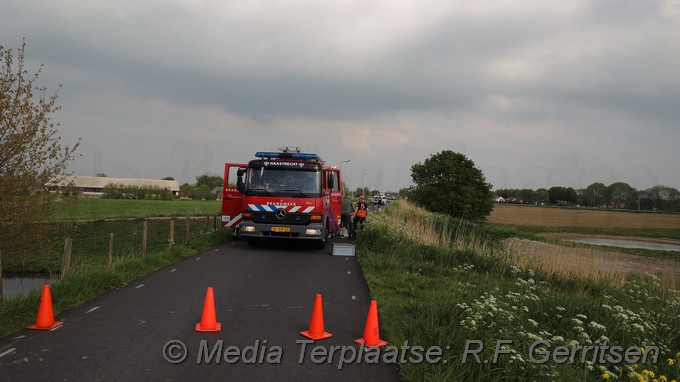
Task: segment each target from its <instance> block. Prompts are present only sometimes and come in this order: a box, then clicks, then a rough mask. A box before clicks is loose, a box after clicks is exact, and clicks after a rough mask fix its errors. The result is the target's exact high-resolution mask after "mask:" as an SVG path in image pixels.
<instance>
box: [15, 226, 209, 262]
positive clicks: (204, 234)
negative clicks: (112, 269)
mask: <svg viewBox="0 0 680 382" xmlns="http://www.w3.org/2000/svg"><path fill="white" fill-rule="evenodd" d="M219 228H220V221H219V218H218V216H216V215H206V216H191V217H181V218H152V219H125V220H100V221H92V222H80V223H70V224H62V225H56V226H55V228H54V230H53V232H52V234H51V235H50V236H49V237H48V238H47V239H46V240H45V241H43V242H40V243H26V245H25V246H24V248H21V249H17V250H14V251H11V252H9V253H7V252H3V265H4V266H5V269H6V271H8V272H11V273H24V272H27V273H58V272H60V271H61V269H62V260H63V258H64V256H65V249H67V248H65V247H68V246H67V245H65V244H66V239H71V240H72V242H71V245H70V251H69V253H70V263H72V264H74V265H76V264H85V265H103V264H110V262H111V260H115V259H120V258H124V257H134V256H142V255H144V254H145V253H146V254H148V253H151V252H158V251H164V250H166V249H168V248H170V247H171V246H173V245H186V246H194V245H198V244H200V243H204V242H205V241H206V240H209V239H210V237H212V235H214V233H215V231H216V230H218V229H219ZM145 231H146V233H145Z"/></svg>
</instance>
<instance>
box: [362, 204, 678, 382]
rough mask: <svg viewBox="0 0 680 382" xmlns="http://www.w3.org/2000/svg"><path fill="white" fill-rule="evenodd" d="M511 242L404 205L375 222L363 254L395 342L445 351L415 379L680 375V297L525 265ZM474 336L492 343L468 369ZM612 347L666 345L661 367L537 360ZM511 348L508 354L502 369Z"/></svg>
mask: <svg viewBox="0 0 680 382" xmlns="http://www.w3.org/2000/svg"><path fill="white" fill-rule="evenodd" d="M511 234H512V232H509V231H506V230H504V229H501V227H491V228H490V227H488V226H483V225H472V224H468V223H461V222H458V221H456V220H453V219H449V218H447V217H442V216H438V215H433V214H429V213H425V212H423V211H420V210H404V209H400V208H399V206H398V205H396V204H395V205H392V206H390V207H389V208H388V209H387V211H386V212H385V213H381V214H372V215H371V216H370V217H369V222H368V224H367V227H366V232H364V234H363V235H361V236H360V237H359V239H358V248H357V256H358V259H359V261H360V263H361V266H362V269H363V272H364V275H365V276H366V279H367V281H368V284H369V288H370V290H371V294H372V297H373V298H375V299H376V300H377V301H378V303H379V309H380V319H381V324H382V325H383V326H384V328H385V330H386V332H387V335H388V337H389V340H390V341H391V344H392V345H395V346H401V345H403V344H404V343H405V342H406V341H408V343H409V345H418V346H423V347H424V348H428V347H431V346H440V347H442V348H443V349H446V350H444V358H443V360H442V361H439V362H437V363H434V364H428V363H426V362H422V363H414V362H408V363H404V364H402V365H401V371H402V375H403V376H404V378H405V379H406V380H407V381H493V380H506V381H527V380H539V381H542V380H546V381H548V380H556V381H572V380H580V381H599V380H614V379H617V380H625V381H635V380H642V381H645V380H648V381H652V380H653V379H654V378H656V379H657V380H667V381H671V380H672V379H680V366H679V365H680V293H679V292H678V291H673V290H668V289H664V288H662V287H661V286H660V284H659V282H658V280H657V279H655V278H649V279H645V280H629V281H628V282H627V283H626V284H625V285H624V286H623V287H620V286H615V285H611V284H610V283H609V282H607V281H605V280H603V281H592V280H585V279H578V278H564V277H560V276H558V275H555V274H546V273H542V272H537V271H534V270H532V269H519V268H517V267H515V266H513V265H512V264H511V263H510V261H509V258H508V257H507V256H506V254H505V252H504V250H503V248H502V247H501V246H500V245H499V244H498V239H499V238H502V237H506V236H507V235H511ZM471 340H478V341H482V343H483V344H484V349H483V351H482V352H481V353H480V354H479V356H480V359H481V362H477V361H476V360H475V358H474V357H473V356H471V355H469V356H468V357H467V362H463V354H464V350H465V346H466V343H467V344H469V345H470V348H471V349H476V348H477V347H478V345H477V344H476V343H468V341H471ZM500 340H507V341H511V342H507V343H501V342H498V341H500ZM537 340H545V341H549V344H550V345H551V346H552V347H551V348H550V349H548V347H547V345H545V344H543V345H540V346H538V347H537V348H536V349H535V350H536V351H535V352H533V353H531V352H530V350H529V349H530V347H531V345H532V344H534V343H536V341H537ZM605 343H606V344H608V346H621V347H622V348H623V349H628V348H635V349H639V348H640V347H645V348H646V349H645V351H646V352H648V355H649V349H650V348H651V347H650V346H656V347H658V349H659V351H658V359H657V362H656V363H655V364H654V363H652V362H651V361H652V360H653V357H650V358H649V359H648V362H647V363H641V362H637V363H632V364H628V363H626V362H625V361H623V362H613V361H615V359H613V360H612V359H608V356H609V355H613V354H611V353H606V356H605V357H604V360H603V362H600V360H599V357H595V358H596V359H595V362H592V358H593V353H594V351H593V350H592V349H591V351H590V353H586V357H585V358H586V360H585V361H583V362H582V361H581V357H582V356H583V354H584V352H583V351H582V350H581V351H580V352H578V350H577V353H576V358H575V362H558V361H555V360H554V359H552V358H551V359H549V360H547V361H546V362H536V361H541V360H542V359H543V358H544V354H545V353H540V352H542V351H548V350H551V349H552V350H554V349H555V348H556V347H557V346H565V347H566V348H567V349H569V350H574V349H578V348H577V347H578V346H603V345H604V344H605ZM501 345H502V346H503V350H504V351H506V352H507V353H501V354H499V356H498V359H497V362H493V359H494V353H495V351H496V346H501ZM447 346H448V347H449V348H448V349H447ZM552 354H555V353H552ZM532 358H533V361H532ZM485 360H486V361H487V362H484V361H485ZM652 374H653V375H654V377H652ZM661 376H663V377H664V378H661Z"/></svg>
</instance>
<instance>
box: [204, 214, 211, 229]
mask: <svg viewBox="0 0 680 382" xmlns="http://www.w3.org/2000/svg"><path fill="white" fill-rule="evenodd" d="M209 222H210V215H205V227H204V228H203V232H208V223H209Z"/></svg>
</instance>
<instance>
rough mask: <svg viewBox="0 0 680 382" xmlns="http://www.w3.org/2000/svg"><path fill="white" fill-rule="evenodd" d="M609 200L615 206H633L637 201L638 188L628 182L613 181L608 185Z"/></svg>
mask: <svg viewBox="0 0 680 382" xmlns="http://www.w3.org/2000/svg"><path fill="white" fill-rule="evenodd" d="M607 200H608V202H609V203H610V204H611V205H613V206H614V208H631V207H633V206H634V205H635V204H636V203H637V200H638V199H637V190H635V189H634V188H633V187H631V186H630V185H629V184H628V183H623V182H616V183H612V184H610V185H609V186H608V187H607Z"/></svg>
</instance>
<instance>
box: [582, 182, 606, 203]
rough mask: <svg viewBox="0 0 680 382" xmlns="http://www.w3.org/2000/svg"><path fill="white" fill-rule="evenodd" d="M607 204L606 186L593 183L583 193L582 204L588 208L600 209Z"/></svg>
mask: <svg viewBox="0 0 680 382" xmlns="http://www.w3.org/2000/svg"><path fill="white" fill-rule="evenodd" d="M606 203H607V186H605V185H604V184H603V183H593V184H591V185H590V186H588V187H586V189H585V190H584V192H583V204H585V205H587V206H588V207H601V206H603V205H605V204H606Z"/></svg>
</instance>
